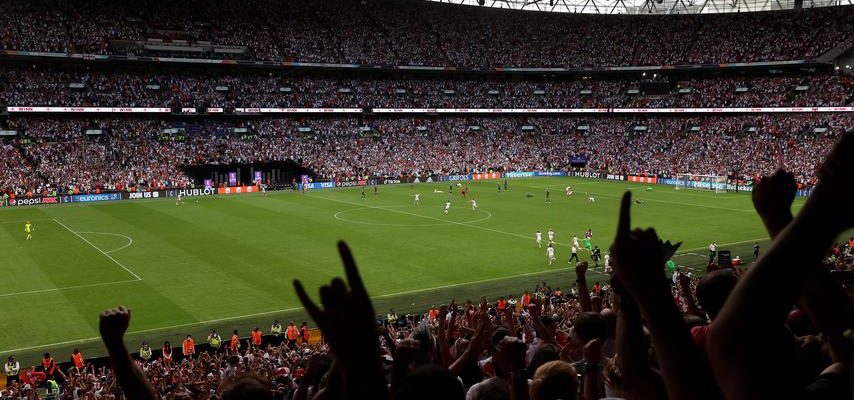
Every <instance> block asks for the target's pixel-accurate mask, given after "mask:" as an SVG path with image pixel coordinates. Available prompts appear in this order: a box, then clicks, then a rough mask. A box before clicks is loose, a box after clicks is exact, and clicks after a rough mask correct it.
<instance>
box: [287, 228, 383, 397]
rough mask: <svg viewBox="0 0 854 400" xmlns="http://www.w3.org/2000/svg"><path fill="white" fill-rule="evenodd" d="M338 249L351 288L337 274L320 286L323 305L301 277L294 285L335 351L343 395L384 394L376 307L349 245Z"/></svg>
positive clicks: (369, 395) (365, 395)
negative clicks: (375, 319)
mask: <svg viewBox="0 0 854 400" xmlns="http://www.w3.org/2000/svg"><path fill="white" fill-rule="evenodd" d="M338 252H339V253H340V254H341V260H342V262H343V264H344V272H345V274H346V276H347V282H348V283H349V286H350V287H349V289H348V288H347V285H345V284H344V281H343V280H341V278H334V279H333V280H332V282H331V283H330V284H329V285H327V286H323V287H321V288H320V300H321V302H322V303H323V306H324V309H321V308H320V307H318V306H317V304H315V303H314V302H313V301H312V300H311V299H310V298H309V297H308V295H307V294H306V292H305V289H304V288H303V285H302V283H301V282H300V281H299V280H294V289H295V290H296V292H297V296H298V297H299V299H300V301H301V302H302V304H303V306H305V308H306V310H307V311H308V313H309V314H310V315H311V318H312V319H314V321H315V322H316V323H317V325H318V326H319V327H320V329H321V330H322V331H323V333H324V335H325V337H326V339H327V341H328V343H329V346H330V348H331V349H332V352H333V353H334V354H335V360H336V362H337V363H338V364H339V365H338V367H339V368H340V371H341V374H342V376H341V377H340V378H341V383H342V386H344V387H341V388H338V389H339V390H340V391H341V392H340V393H341V395H342V396H344V397H346V398H380V397H385V396H386V394H385V392H386V388H385V384H384V382H383V373H382V367H381V365H380V358H379V354H380V347H379V338H378V336H377V330H376V326H375V322H374V316H375V313H374V307H373V304H371V300H370V298H369V297H368V292H367V290H366V289H365V285H364V284H363V283H362V278H361V277H360V276H359V270H358V268H357V267H356V262H355V261H354V260H353V255H352V253H351V252H350V248H349V247H348V246H347V244H346V243H344V242H338Z"/></svg>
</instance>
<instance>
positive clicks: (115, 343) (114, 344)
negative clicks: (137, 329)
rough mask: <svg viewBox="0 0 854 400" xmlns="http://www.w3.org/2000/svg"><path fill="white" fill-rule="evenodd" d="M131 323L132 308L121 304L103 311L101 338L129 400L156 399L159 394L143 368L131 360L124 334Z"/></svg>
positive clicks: (100, 325)
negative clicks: (146, 376) (155, 391)
mask: <svg viewBox="0 0 854 400" xmlns="http://www.w3.org/2000/svg"><path fill="white" fill-rule="evenodd" d="M129 325H130V310H129V309H127V308H125V307H123V306H121V307H118V308H111V309H109V310H106V311H104V312H102V313H101V318H100V322H99V329H100V331H101V340H103V341H104V346H106V348H107V352H108V353H109V354H110V365H112V367H113V373H114V374H116V380H117V381H118V383H119V386H120V387H121V388H122V391H123V392H124V394H125V396H126V397H127V399H128V400H154V399H156V398H157V396H156V395H155V393H154V388H153V387H152V386H151V383H150V382H148V379H146V378H145V374H143V372H142V370H140V369H139V367H137V366H136V364H135V363H134V362H133V360H131V358H130V354H129V353H128V349H127V347H126V346H125V341H124V335H125V332H126V331H127V329H128V326H129Z"/></svg>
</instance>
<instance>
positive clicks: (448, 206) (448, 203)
mask: <svg viewBox="0 0 854 400" xmlns="http://www.w3.org/2000/svg"><path fill="white" fill-rule="evenodd" d="M450 209H451V201H450V200H448V201H446V202H445V214H447V213H448V210H450Z"/></svg>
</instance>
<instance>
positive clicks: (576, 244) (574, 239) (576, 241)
mask: <svg viewBox="0 0 854 400" xmlns="http://www.w3.org/2000/svg"><path fill="white" fill-rule="evenodd" d="M572 246H573V247H578V248H580V247H581V246H579V245H578V235H572Z"/></svg>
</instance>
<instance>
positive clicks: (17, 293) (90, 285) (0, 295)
mask: <svg viewBox="0 0 854 400" xmlns="http://www.w3.org/2000/svg"><path fill="white" fill-rule="evenodd" d="M130 282H139V280H136V279H128V280H124V281H116V282H103V283H92V284H88V285H78V286H65V287H58V288H51V289H39V290H28V291H26V292H15V293H2V294H0V297H12V296H21V295H25V294H33V293H48V292H57V291H60V290H70V289H82V288H90V287H97V286H108V285H118V284H122V283H130Z"/></svg>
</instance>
